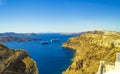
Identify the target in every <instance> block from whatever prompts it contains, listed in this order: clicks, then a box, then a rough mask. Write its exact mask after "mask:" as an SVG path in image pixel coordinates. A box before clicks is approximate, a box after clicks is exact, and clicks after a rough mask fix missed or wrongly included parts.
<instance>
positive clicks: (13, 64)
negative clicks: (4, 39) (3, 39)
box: [0, 44, 38, 74]
mask: <svg viewBox="0 0 120 74" xmlns="http://www.w3.org/2000/svg"><path fill="white" fill-rule="evenodd" d="M0 74H38V69H37V65H36V63H35V61H34V60H33V59H32V58H31V57H30V56H29V55H28V53H27V52H26V51H24V50H13V49H9V48H8V47H6V46H4V45H2V44H0Z"/></svg>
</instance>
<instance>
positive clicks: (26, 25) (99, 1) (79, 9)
mask: <svg viewBox="0 0 120 74" xmlns="http://www.w3.org/2000/svg"><path fill="white" fill-rule="evenodd" d="M119 13H120V1H119V0H0V17H1V18H0V25H1V26H0V32H2V33H4V32H15V33H33V32H35V33H51V32H52V33H58V32H60V33H61V32H62V33H74V32H75V33H79V32H84V31H91V30H110V31H118V32H119V31H120V29H119V27H120V22H119V20H120V14H119Z"/></svg>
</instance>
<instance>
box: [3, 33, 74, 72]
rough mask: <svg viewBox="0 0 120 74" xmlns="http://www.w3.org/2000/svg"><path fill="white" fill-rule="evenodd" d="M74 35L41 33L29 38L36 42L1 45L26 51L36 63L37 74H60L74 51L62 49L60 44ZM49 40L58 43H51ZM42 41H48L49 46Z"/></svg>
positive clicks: (69, 62)
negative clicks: (34, 39) (35, 39)
mask: <svg viewBox="0 0 120 74" xmlns="http://www.w3.org/2000/svg"><path fill="white" fill-rule="evenodd" d="M73 36H76V35H74V34H59V33H43V34H39V35H37V36H30V38H39V39H40V40H37V41H27V42H4V43H3V44H4V45H6V46H8V47H9V48H12V49H15V50H17V49H21V50H26V51H27V52H28V53H29V55H30V56H31V57H32V58H33V59H34V60H35V61H36V63H37V66H38V70H39V74H62V72H63V71H65V70H66V69H67V68H68V67H69V65H70V64H71V63H72V60H71V59H72V58H73V57H74V53H75V51H74V50H72V49H68V48H63V47H62V44H63V43H64V42H67V40H68V39H69V38H70V37H73ZM51 39H60V41H56V42H51V41H50V40H51ZM42 41H49V44H41V42H42Z"/></svg>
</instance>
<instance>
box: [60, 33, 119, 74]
mask: <svg viewBox="0 0 120 74" xmlns="http://www.w3.org/2000/svg"><path fill="white" fill-rule="evenodd" d="M119 39H120V35H119V33H118V32H111V31H89V32H85V33H83V34H81V35H80V36H76V37H72V38H70V39H69V40H68V41H67V42H66V43H63V45H62V47H65V48H70V49H72V50H75V51H76V53H75V54H74V57H73V58H72V59H73V60H72V64H71V65H70V66H69V67H68V68H67V69H66V70H65V71H64V72H63V73H62V74H95V73H96V72H97V70H98V67H99V63H100V61H101V60H102V61H112V62H114V61H115V56H116V52H120V49H119V45H118V43H117V42H119V41H118V40H119ZM109 58H110V59H109Z"/></svg>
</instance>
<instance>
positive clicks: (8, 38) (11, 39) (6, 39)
mask: <svg viewBox="0 0 120 74" xmlns="http://www.w3.org/2000/svg"><path fill="white" fill-rule="evenodd" d="M35 40H39V39H36V38H24V37H11V36H0V42H14V41H16V42H25V41H35Z"/></svg>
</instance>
